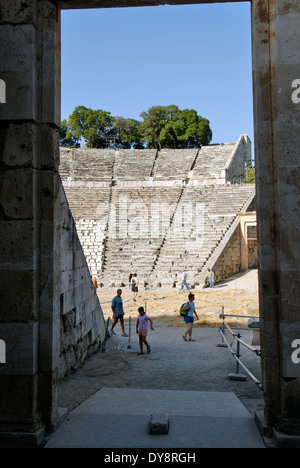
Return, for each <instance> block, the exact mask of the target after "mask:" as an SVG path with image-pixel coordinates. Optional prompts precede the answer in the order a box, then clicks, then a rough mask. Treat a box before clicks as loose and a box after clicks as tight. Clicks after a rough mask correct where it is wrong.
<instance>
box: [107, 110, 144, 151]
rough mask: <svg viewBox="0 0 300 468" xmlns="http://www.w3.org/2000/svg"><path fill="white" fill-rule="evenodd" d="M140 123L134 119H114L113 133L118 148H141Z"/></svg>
mask: <svg viewBox="0 0 300 468" xmlns="http://www.w3.org/2000/svg"><path fill="white" fill-rule="evenodd" d="M140 127H141V122H139V121H138V120H134V119H124V117H115V124H114V132H115V135H116V142H117V146H118V147H119V148H123V149H130V148H143V144H142V137H141V133H140Z"/></svg>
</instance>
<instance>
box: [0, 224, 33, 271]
mask: <svg viewBox="0 0 300 468" xmlns="http://www.w3.org/2000/svg"><path fill="white" fill-rule="evenodd" d="M35 232H36V223H35V222H34V221H27V220H24V221H23V220H16V221H15V220H12V221H0V264H1V269H2V270H21V271H24V270H25V271H28V270H31V271H34V270H36V269H37V265H38V251H37V249H36V248H35V244H34V239H35Z"/></svg>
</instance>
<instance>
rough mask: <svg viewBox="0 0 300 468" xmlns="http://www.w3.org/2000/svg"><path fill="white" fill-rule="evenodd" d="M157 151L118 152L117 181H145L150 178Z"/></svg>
mask: <svg viewBox="0 0 300 468" xmlns="http://www.w3.org/2000/svg"><path fill="white" fill-rule="evenodd" d="M156 154H157V151H156V150H146V149H145V150H129V149H128V150H123V149H122V150H119V151H117V152H116V164H115V167H114V177H115V179H127V180H128V179H129V180H134V179H145V178H147V177H150V175H151V171H152V167H153V164H154V161H155V157H156Z"/></svg>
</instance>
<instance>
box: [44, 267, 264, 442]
mask: <svg viewBox="0 0 300 468" xmlns="http://www.w3.org/2000/svg"><path fill="white" fill-rule="evenodd" d="M239 281H242V282H243V283H245V281H246V282H248V287H250V285H251V284H252V287H255V281H257V280H256V278H255V275H253V273H252V275H249V277H248V280H247V278H245V276H240V277H237V278H235V279H231V281H230V282H228V285H226V283H223V284H222V287H223V288H226V287H228V288H230V287H231V286H233V287H234V288H235V289H236V288H237V287H238V285H239ZM154 326H155V330H154V331H149V335H148V338H149V342H150V344H151V347H152V350H151V353H150V354H147V353H146V354H145V355H143V356H138V355H137V352H138V350H139V349H138V339H137V335H136V333H135V324H134V323H133V324H132V330H131V332H132V333H131V337H130V339H129V338H125V337H122V336H121V330H120V326H119V325H117V327H116V329H115V330H116V331H117V333H118V335H117V336H113V337H112V338H111V339H109V340H108V342H107V352H105V353H102V352H98V353H97V354H95V355H94V356H92V357H91V358H90V359H88V360H87V361H86V363H85V364H84V366H83V367H82V368H81V369H79V370H78V371H77V372H75V373H74V374H71V375H69V376H68V377H66V378H65V379H64V381H63V382H62V383H61V384H60V387H59V406H60V407H64V408H67V410H68V413H69V416H68V420H67V421H65V423H63V425H62V426H61V429H59V430H58V431H57V433H56V434H54V436H53V437H52V438H51V439H50V441H49V442H48V445H47V447H55V446H61V445H60V444H62V446H64V444H65V445H66V446H98V447H112V446H114V447H119V448H120V447H130V446H132V447H136V446H137V447H148V446H151V444H152V446H158V447H161V446H163V445H161V444H162V443H163V444H166V443H169V444H171V445H166V446H173V447H183V446H185V445H186V444H187V440H184V439H182V437H181V436H180V427H182V428H184V427H185V426H186V425H187V424H188V423H189V424H191V427H192V428H194V429H193V431H192V432H193V433H194V434H196V436H195V437H194V438H191V439H189V443H191V444H192V445H189V446H194V447H202V446H207V447H216V446H224V444H225V446H240V447H244V446H257V444H258V445H259V444H261V439H260V437H259V436H258V432H257V430H256V428H255V427H254V426H253V424H254V421H253V414H254V412H255V411H259V410H261V409H262V408H263V400H262V391H261V390H260V389H259V388H258V386H257V385H255V383H254V382H253V381H252V380H251V379H250V378H249V377H248V378H247V381H246V382H237V381H232V380H229V378H228V375H229V374H230V373H234V372H235V371H236V361H235V360H234V358H233V357H232V355H231V353H230V351H229V350H228V348H223V347H218V346H217V345H218V344H219V343H220V341H221V337H220V334H219V331H218V329H217V328H195V329H194V332H193V338H194V340H195V341H194V342H191V343H189V342H188V343H187V342H185V341H184V340H183V338H182V335H183V332H184V330H185V324H184V322H182V327H164V326H163V325H162V324H161V323H155V321H154ZM127 329H128V326H127ZM241 333H242V336H243V339H245V341H247V342H248V343H249V344H250V343H251V342H252V332H251V331H250V330H247V331H242V332H241ZM234 350H236V346H235V345H234ZM242 361H243V362H244V363H245V365H246V366H247V367H248V368H249V370H251V372H252V373H253V374H254V375H255V377H256V378H258V379H259V380H260V358H259V357H258V356H256V355H255V354H254V353H252V352H251V351H249V350H247V349H245V348H243V349H242ZM241 372H244V371H243V370H241ZM108 389H110V390H108ZM103 392H104V394H105V398H104V394H103ZM128 392H129V393H128ZM144 392H146V395H147V398H148V408H147V410H146V411H145V410H143V411H142V412H141V411H138V414H137V412H136V410H135V408H136V405H137V402H140V400H141V399H142V398H143V395H144ZM157 392H162V393H157ZM174 392H175V393H174ZM178 392H179V393H178ZM182 392H192V393H189V395H190V396H191V395H192V400H191V401H192V403H191V404H190V405H188V406H189V408H190V409H189V411H191V408H192V414H190V412H189V411H187V404H186V400H185V399H184V398H183V396H181V397H179V396H178V395H179V394H180V395H182ZM207 392H209V393H207ZM125 395H126V398H125ZM166 395H169V397H167V396H166ZM162 399H163V400H164V401H165V402H168V403H165V405H164V406H163V407H162V406H161V405H160V402H161V400H162ZM193 401H194V403H193ZM196 401H198V403H197V404H196V403H195V402H196ZM101 402H102V403H101ZM199 402H201V404H200V405H199ZM79 405H80V406H79ZM103 405H104V406H103ZM76 408H77V409H76ZM174 408H177V409H176V414H174ZM204 408H207V412H206V413H205V411H204ZM246 408H247V410H246ZM73 410H75V411H74V412H72V411H73ZM216 411H217V416H216ZM151 412H166V413H168V414H169V415H171V416H172V418H173V424H172V427H173V429H172V431H173V432H172V437H171V434H170V435H169V436H167V437H169V439H166V438H165V439H162V441H159V439H158V438H156V439H153V436H152V438H151V439H150V441H149V437H150V436H149V435H148V434H146V433H147V431H146V428H147V427H148V423H149V417H150V414H151ZM171 416H170V417H171ZM174 418H175V419H176V421H175V419H174ZM216 418H217V419H216ZM104 421H106V422H105V424H106V426H105V427H104V428H103V424H104ZM93 424H96V426H94V427H98V429H99V430H97V431H96V433H94V432H93V430H92V427H93ZM99 425H100V426H99ZM101 425H102V426H101ZM107 425H108V426H109V427H110V428H111V430H112V429H113V428H114V429H113V431H117V433H118V430H119V429H120V428H122V431H123V432H122V434H123V436H122V441H121V440H120V438H119V439H118V442H117V444H116V445H115V439H114V438H113V440H111V439H109V437H108V436H107V434H111V431H109V427H108V426H107ZM218 427H219V430H218V429H217V428H218ZM101 428H102V429H101ZM118 428H119V429H118ZM136 428H139V434H144V437H143V438H142V439H141V438H140V439H138V440H139V442H138V444H140V445H134V444H136V440H137V433H136ZM205 428H206V429H205ZM208 428H210V429H208ZM100 429H101V430H100ZM220 430H221V431H222V433H223V439H219V438H217V439H216V437H215V435H216V433H218V434H219V433H220ZM199 431H200V433H199ZM216 431H217V432H216ZM63 434H69V436H70V437H69V436H68V438H67V439H65V436H63ZM72 434H73V435H72ZM83 434H84V436H83ZM99 434H102V436H101V437H100V436H99ZM105 434H106V435H105ZM124 434H126V437H125V435H124ZM204 436H205V437H204ZM160 437H163V436H160ZM224 437H225V439H224ZM89 444H90V445H89ZM122 444H123V445H122ZM149 444H150V445H149ZM153 444H156V445H153ZM172 444H173V445H172ZM178 444H183V445H178Z"/></svg>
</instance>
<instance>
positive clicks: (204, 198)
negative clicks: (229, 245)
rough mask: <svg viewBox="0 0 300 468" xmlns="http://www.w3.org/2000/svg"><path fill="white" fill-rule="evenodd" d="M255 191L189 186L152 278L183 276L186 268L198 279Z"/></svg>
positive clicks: (248, 186)
mask: <svg viewBox="0 0 300 468" xmlns="http://www.w3.org/2000/svg"><path fill="white" fill-rule="evenodd" d="M253 190H254V186H253V185H216V186H211V185H209V186H204V187H203V186H202V187H187V189H186V191H185V193H184V196H183V198H182V201H181V202H180V205H179V206H178V209H177V214H176V217H175V219H174V226H172V229H171V230H170V232H169V234H168V237H167V239H166V242H165V244H164V246H163V248H162V250H161V252H160V255H159V258H158V261H157V263H156V265H155V269H154V271H153V272H152V275H151V278H152V279H154V278H157V279H161V278H164V277H172V278H175V277H176V275H177V277H180V272H181V271H182V270H183V269H185V270H186V271H187V272H188V274H189V278H190V279H191V278H196V277H197V275H198V274H199V273H200V271H201V270H202V268H203V266H204V264H205V262H206V261H207V259H208V258H209V256H210V255H211V253H212V252H213V250H214V249H215V248H216V246H217V245H218V244H219V242H220V241H221V239H222V237H223V236H224V234H225V233H226V231H227V230H228V228H229V227H230V225H231V224H232V222H233V221H234V219H235V218H236V216H237V213H238V212H239V211H240V210H241V209H242V207H243V206H244V204H245V202H246V201H247V200H248V198H249V196H250V195H251V193H253ZM184 212H185V213H184ZM176 218H177V219H176ZM180 222H181V231H180Z"/></svg>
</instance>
